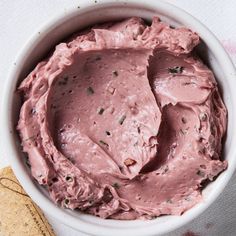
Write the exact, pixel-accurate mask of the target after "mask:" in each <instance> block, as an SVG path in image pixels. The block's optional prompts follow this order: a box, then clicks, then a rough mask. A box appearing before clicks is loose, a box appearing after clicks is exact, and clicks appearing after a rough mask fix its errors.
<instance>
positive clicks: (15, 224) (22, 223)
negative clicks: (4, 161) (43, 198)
mask: <svg viewBox="0 0 236 236" xmlns="http://www.w3.org/2000/svg"><path fill="white" fill-rule="evenodd" d="M0 236H55V234H54V232H53V230H52V227H51V226H50V225H49V223H48V221H47V220H46V218H45V216H44V215H43V213H42V211H41V210H40V209H39V207H38V206H37V205H36V204H35V203H33V201H32V200H31V198H30V197H29V196H28V195H27V194H26V192H25V191H24V189H23V188H22V186H21V185H20V183H19V182H18V181H17V179H16V177H15V175H14V173H13V171H12V169H11V168H10V167H6V168H4V169H2V170H0Z"/></svg>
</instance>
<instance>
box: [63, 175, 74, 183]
mask: <svg viewBox="0 0 236 236" xmlns="http://www.w3.org/2000/svg"><path fill="white" fill-rule="evenodd" d="M65 179H66V181H67V182H72V181H73V177H71V176H69V175H67V176H66V178H65Z"/></svg>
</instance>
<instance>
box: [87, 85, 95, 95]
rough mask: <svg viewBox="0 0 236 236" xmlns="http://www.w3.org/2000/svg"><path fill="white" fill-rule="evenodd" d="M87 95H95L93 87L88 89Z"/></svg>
mask: <svg viewBox="0 0 236 236" xmlns="http://www.w3.org/2000/svg"><path fill="white" fill-rule="evenodd" d="M87 94H88V95H92V94H94V90H93V88H92V87H88V88H87Z"/></svg>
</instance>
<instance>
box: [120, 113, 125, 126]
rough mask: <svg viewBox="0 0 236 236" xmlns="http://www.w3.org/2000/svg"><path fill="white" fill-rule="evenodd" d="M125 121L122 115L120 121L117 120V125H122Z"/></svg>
mask: <svg viewBox="0 0 236 236" xmlns="http://www.w3.org/2000/svg"><path fill="white" fill-rule="evenodd" d="M125 119H126V115H123V116H122V117H121V118H120V119H119V124H120V125H122V124H123V123H124V121H125Z"/></svg>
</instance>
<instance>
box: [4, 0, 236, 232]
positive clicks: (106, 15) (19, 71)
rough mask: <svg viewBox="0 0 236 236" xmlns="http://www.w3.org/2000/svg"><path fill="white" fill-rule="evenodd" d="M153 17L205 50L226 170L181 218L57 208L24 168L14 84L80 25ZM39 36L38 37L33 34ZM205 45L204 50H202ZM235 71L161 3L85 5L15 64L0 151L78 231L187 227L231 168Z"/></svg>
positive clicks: (186, 18)
mask: <svg viewBox="0 0 236 236" xmlns="http://www.w3.org/2000/svg"><path fill="white" fill-rule="evenodd" d="M154 15H158V16H160V17H161V19H162V20H163V21H166V22H168V23H170V24H172V25H175V26H179V25H184V26H186V27H189V28H190V29H192V30H193V31H196V32H197V33H198V34H199V35H200V37H201V38H202V40H203V42H204V43H205V45H203V46H201V47H199V52H200V54H202V56H203V58H204V61H205V62H206V63H207V64H208V65H209V66H210V67H211V69H212V70H213V71H214V73H215V76H216V78H217V81H218V84H219V86H220V87H221V89H222V91H223V98H224V102H225V104H226V106H227V109H228V133H227V137H226V143H225V146H224V154H223V155H224V158H225V159H226V160H227V161H228V169H227V170H226V171H224V172H223V173H222V174H221V175H220V176H219V177H218V178H217V179H216V180H215V181H214V182H212V183H211V184H209V185H208V186H207V187H206V188H205V189H204V191H203V196H204V198H203V201H202V202H201V203H200V204H198V205H196V206H195V207H193V208H192V209H190V210H188V211H187V212H185V213H184V214H183V215H181V216H163V217H159V218H157V219H155V220H150V221H141V220H135V221H118V220H104V219H100V218H97V217H94V216H91V215H86V214H83V213H78V212H77V211H74V212H73V211H70V210H65V209H61V208H59V207H57V206H56V205H55V204H54V203H53V202H52V201H51V200H50V199H49V196H48V194H47V191H45V190H44V189H43V188H42V187H41V186H39V185H38V184H37V183H36V181H34V180H33V178H32V177H31V174H30V171H29V168H28V167H27V166H26V165H25V163H24V154H23V153H22V151H21V147H20V144H19V140H18V136H17V134H16V132H15V127H16V124H17V120H18V116H19V109H20V105H21V103H20V98H19V97H18V96H17V94H16V93H15V91H16V87H17V86H18V84H19V82H20V81H21V80H22V79H24V77H25V76H26V75H27V74H28V73H29V72H30V71H31V70H32V69H33V68H34V66H35V65H36V63H37V62H39V61H40V60H41V59H42V58H43V57H44V56H45V55H46V53H47V52H48V51H49V50H50V49H52V48H53V46H54V45H56V44H57V43H58V42H60V41H61V40H62V39H63V38H65V37H66V36H68V35H70V34H71V33H72V32H75V31H78V30H79V29H81V28H84V27H85V26H88V25H92V24H94V23H98V22H101V21H107V20H114V19H120V18H126V17H130V16H140V17H143V18H145V19H147V20H151V17H152V16H154ZM38 32H40V34H39V33H38ZM206 45H207V46H206ZM235 87H236V71H235V68H234V66H233V64H232V62H231V61H230V59H229V57H228V55H227V53H226V52H225V50H224V49H223V47H222V45H221V44H220V43H219V42H218V40H217V39H216V38H215V36H214V35H213V34H212V33H211V32H210V31H209V30H208V29H207V28H206V27H205V26H203V25H202V24H201V23H200V22H199V21H198V20H197V19H195V18H194V17H193V16H191V15H189V14H188V13H186V12H185V11H183V10H181V9H179V8H176V7H174V6H172V5H170V4H167V3H164V2H161V1H135V0H130V1H114V0H113V1H106V0H104V1H101V0H100V1H99V2H98V3H96V1H95V2H93V3H91V2H90V3H88V1H87V3H86V1H83V2H82V3H81V4H80V8H79V9H78V8H73V9H70V10H68V11H67V13H66V14H65V13H63V14H61V15H59V16H58V17H56V18H54V19H51V20H50V21H49V22H48V24H47V25H45V26H43V27H42V28H41V29H39V30H37V32H35V34H34V35H33V36H32V37H31V39H30V40H29V41H28V42H27V43H26V46H25V47H24V48H23V50H22V51H21V53H20V55H19V56H18V58H17V60H16V65H15V66H14V67H13V68H12V70H11V73H10V75H9V77H8V79H7V81H6V86H5V88H4V99H3V103H2V105H3V106H2V110H1V111H2V113H1V114H2V119H3V120H2V122H1V126H2V127H1V135H2V136H3V137H4V138H5V142H4V150H5V152H6V156H7V157H8V158H9V160H10V163H11V165H12V167H13V170H14V172H15V174H16V176H17V178H18V179H19V181H20V183H21V184H22V186H23V187H24V189H25V190H26V192H27V193H28V194H29V195H30V196H31V197H32V199H33V200H34V201H35V202H36V203H37V204H38V205H39V206H40V207H41V208H42V209H43V210H44V211H45V212H47V213H48V214H50V215H51V216H53V217H55V218H57V219H58V220H60V221H61V222H62V223H64V224H67V225H69V226H71V227H73V228H75V229H77V230H79V231H82V232H86V233H89V234H93V235H109V236H110V235H113V236H115V235H117V236H118V235H119V236H120V235H122V234H126V235H129V236H131V235H135V236H139V235H160V234H163V233H167V232H170V231H173V230H174V229H176V228H178V227H180V226H182V225H184V224H186V223H188V222H189V221H191V220H192V219H194V218H195V217H196V216H198V215H199V214H200V213H202V212H203V211H204V210H205V209H206V208H207V207H208V206H209V205H210V204H211V203H212V202H213V201H214V200H215V199H216V198H217V197H218V195H219V194H220V193H221V192H222V191H223V188H224V187H225V186H226V184H227V183H228V181H229V179H230V177H231V176H232V174H233V172H234V170H235V167H236V155H235V154H236V148H235V147H236V135H234V133H233V132H234V130H235V129H236V125H235V122H233V121H235V120H236V109H235V107H236V93H235V92H234V89H235Z"/></svg>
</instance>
